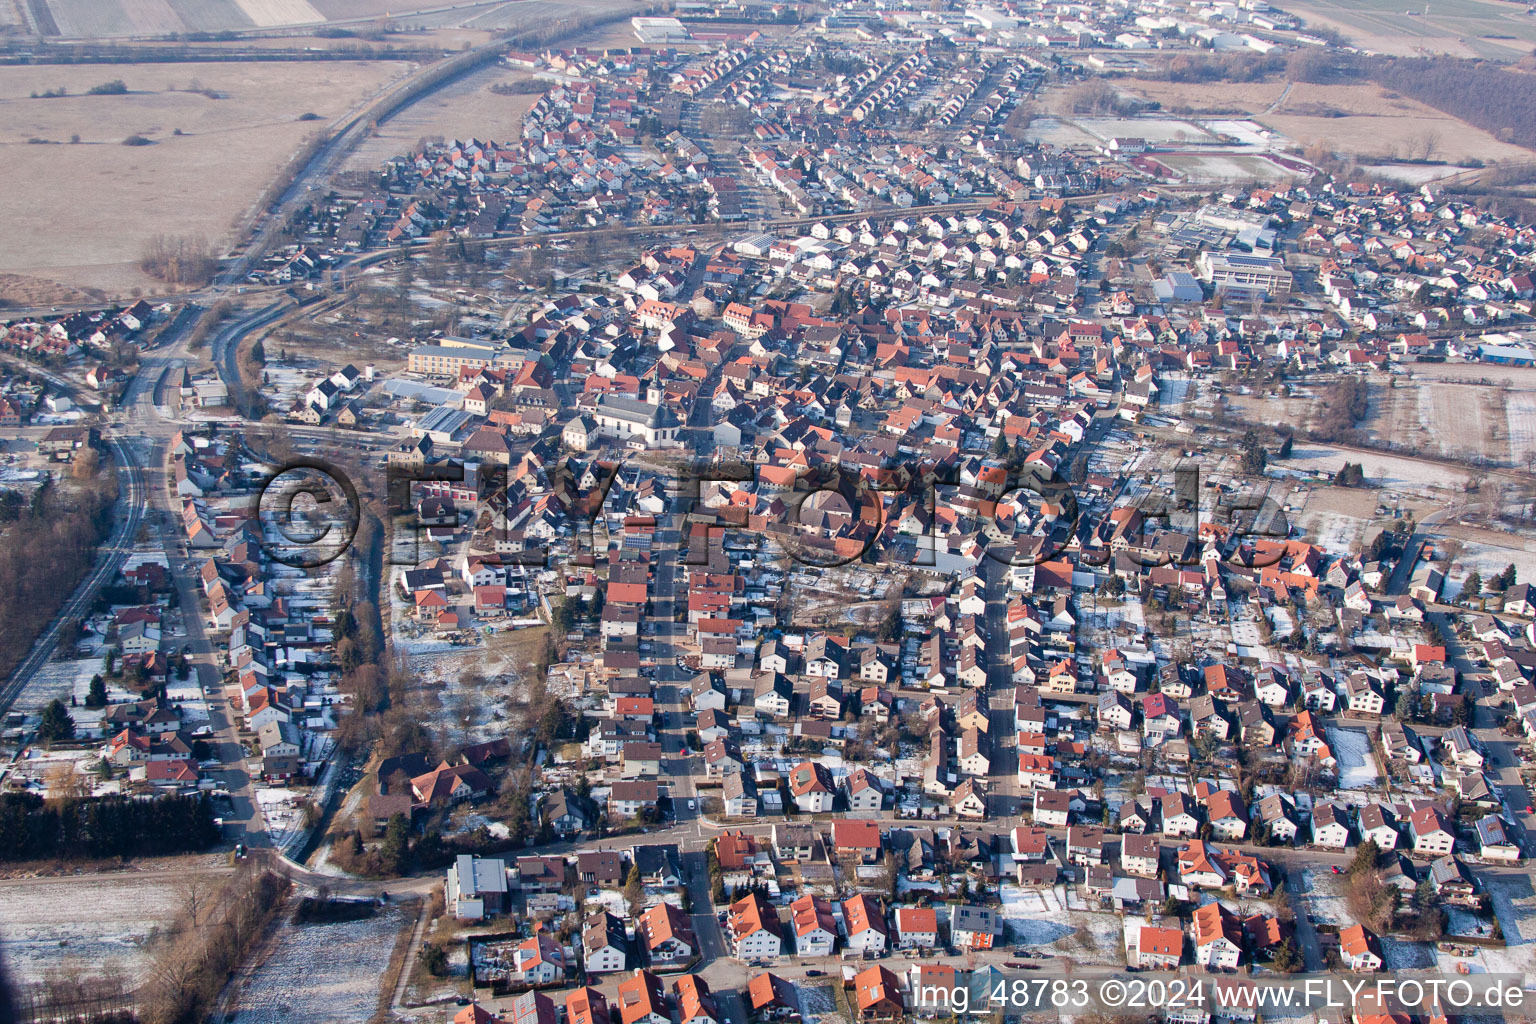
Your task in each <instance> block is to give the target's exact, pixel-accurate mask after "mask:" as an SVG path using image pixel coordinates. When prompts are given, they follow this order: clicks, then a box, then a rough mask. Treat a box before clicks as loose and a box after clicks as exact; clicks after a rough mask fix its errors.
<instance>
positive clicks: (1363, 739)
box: [1327, 726, 1381, 789]
mask: <svg viewBox="0 0 1536 1024" xmlns="http://www.w3.org/2000/svg"><path fill="white" fill-rule="evenodd" d="M1327 733H1328V745H1329V746H1330V747H1332V748H1333V756H1334V757H1336V758H1338V760H1339V764H1338V772H1339V788H1340V789H1374V788H1375V787H1376V786H1378V785H1379V784H1380V783H1381V773H1380V772H1379V771H1378V770H1377V768H1376V758H1375V757H1374V756H1373V755H1372V753H1371V738H1370V737H1369V736H1367V735H1366V734H1365V733H1363V732H1359V731H1358V730H1355V729H1337V728H1334V727H1333V726H1329V727H1328V729H1327Z"/></svg>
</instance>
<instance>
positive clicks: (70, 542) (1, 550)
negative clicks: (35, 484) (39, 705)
mask: <svg viewBox="0 0 1536 1024" xmlns="http://www.w3.org/2000/svg"><path fill="white" fill-rule="evenodd" d="M76 457H77V458H80V459H86V456H85V455H80V456H76ZM87 461H89V463H90V465H89V466H86V465H85V463H84V462H82V463H81V466H82V468H81V469H80V475H81V476H86V475H88V477H89V478H88V479H87V480H86V481H85V482H86V484H87V486H86V487H85V488H84V489H83V490H79V491H73V492H71V493H65V491H64V489H63V488H60V487H59V486H58V485H56V484H52V483H45V484H43V485H42V487H40V488H39V489H38V490H37V492H36V493H35V494H34V495H33V497H32V500H31V502H30V503H29V504H27V505H26V507H25V508H24V509H19V510H18V514H17V516H16V519H15V521H14V522H12V523H11V524H10V525H9V526H7V527H6V528H5V531H4V532H3V533H0V579H3V580H5V581H6V582H7V584H8V586H6V587H5V588H3V589H0V677H4V676H8V675H10V673H11V670H12V669H14V668H15V667H16V665H17V664H18V663H19V662H20V661H21V660H22V659H23V658H25V657H26V656H27V652H28V651H29V650H31V649H32V642H33V641H34V640H36V639H37V636H38V634H39V633H41V632H42V631H43V629H44V628H45V627H46V626H47V625H48V623H49V622H51V621H52V620H53V617H54V615H56V614H57V613H58V610H59V608H60V607H62V606H63V604H64V602H65V601H66V600H67V599H68V598H69V595H70V593H71V592H73V590H74V589H75V585H76V584H77V583H79V582H80V580H81V579H82V578H83V577H84V576H85V574H86V573H87V572H89V571H90V568H91V563H92V562H93V561H94V560H95V557H96V546H97V545H98V544H100V543H101V542H102V540H104V539H105V538H106V536H107V534H108V532H109V531H110V530H111V528H112V502H113V501H114V500H115V499H116V497H117V486H116V483H115V478H114V476H113V474H112V472H111V470H110V468H107V469H99V468H98V467H97V463H96V455H95V452H91V453H90V457H89V459H88V460H87Z"/></svg>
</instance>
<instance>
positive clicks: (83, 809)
mask: <svg viewBox="0 0 1536 1024" xmlns="http://www.w3.org/2000/svg"><path fill="white" fill-rule="evenodd" d="M213 819H214V815H213V806H212V804H210V803H209V801H208V798H207V797H205V796H195V797H194V796H181V795H169V796H161V797H155V798H153V799H149V800H136V799H131V798H129V797H125V796H102V797H94V798H80V799H66V800H53V801H44V800H43V798H42V797H40V796H38V795H37V794H36V793H5V794H0V861H24V860H49V859H54V858H68V859H77V858H96V857H137V856H160V855H164V854H170V853H186V852H188V851H193V850H206V849H207V848H208V847H210V846H212V845H213V844H215V843H217V842H218V841H219V828H218V826H217V825H215V824H214V820H213Z"/></svg>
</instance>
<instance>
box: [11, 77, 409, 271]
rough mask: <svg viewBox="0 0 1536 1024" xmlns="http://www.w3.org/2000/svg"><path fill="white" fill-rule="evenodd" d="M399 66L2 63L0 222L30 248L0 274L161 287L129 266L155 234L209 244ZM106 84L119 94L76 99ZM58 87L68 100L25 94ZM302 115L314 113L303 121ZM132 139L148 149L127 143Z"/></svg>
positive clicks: (16, 249) (20, 250) (19, 249)
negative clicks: (2, 185)
mask: <svg viewBox="0 0 1536 1024" xmlns="http://www.w3.org/2000/svg"><path fill="white" fill-rule="evenodd" d="M409 68H410V65H408V64H405V63H403V62H398V61H368V62H363V61H359V62H345V63H343V62H337V63H326V64H291V63H282V64H173V65H164V64H161V65H123V64H111V65H77V66H73V67H69V68H61V67H58V66H38V67H6V68H0V160H3V161H4V163H5V166H6V168H7V170H8V172H9V173H8V174H7V185H8V187H7V188H6V189H4V191H3V194H0V216H3V217H4V219H5V222H6V223H7V225H8V226H9V227H10V229H11V234H12V236H13V237H15V238H25V239H27V240H28V243H27V244H26V245H25V246H7V247H5V249H4V251H3V252H0V274H7V273H8V274H15V275H22V276H23V277H27V278H40V279H42V280H44V281H50V282H56V283H58V284H61V285H65V286H68V287H72V288H97V289H101V290H103V291H105V292H107V293H109V294H111V295H118V296H122V295H127V294H129V293H130V292H131V291H132V290H133V289H136V288H142V289H144V290H146V291H154V290H158V286H157V284H156V282H154V281H153V280H152V279H150V278H148V277H146V276H145V275H144V274H143V273H141V272H140V270H139V269H138V266H137V264H138V259H139V256H140V255H141V253H142V252H143V249H144V245H145V243H146V241H147V240H148V239H149V238H150V237H151V236H152V235H155V234H157V233H166V234H171V235H184V234H185V235H201V236H204V237H206V238H207V239H209V240H210V241H211V242H213V243H214V245H215V248H217V247H219V246H220V245H221V244H222V243H224V242H226V241H227V240H228V239H229V238H230V237H231V233H232V230H233V229H234V228H235V227H236V226H237V225H238V224H239V223H240V222H241V221H242V220H243V219H244V217H245V215H246V214H247V212H248V211H249V209H250V207H251V204H252V203H253V202H255V201H256V200H257V199H258V198H259V197H260V196H261V195H262V193H263V191H264V190H265V189H266V188H267V186H268V185H269V184H270V183H271V182H272V180H273V177H274V176H275V175H276V174H277V172H278V171H279V170H281V169H282V167H283V166H284V165H286V164H287V162H288V160H289V159H290V158H291V157H292V155H293V153H294V152H296V151H297V150H298V149H299V148H300V147H301V146H302V145H303V144H304V142H305V141H306V140H307V139H309V138H310V137H312V136H313V135H314V134H316V133H317V132H319V131H321V130H323V128H324V127H325V126H326V125H327V124H328V123H329V122H330V121H331V120H332V119H334V118H336V117H339V116H340V115H342V114H345V113H346V112H347V111H349V110H350V109H351V108H353V107H354V106H355V105H357V104H358V103H359V102H361V101H363V100H365V99H367V98H368V97H369V96H371V95H373V94H374V93H376V92H377V91H378V90H379V89H381V88H383V87H384V86H385V85H387V84H388V83H389V82H390V81H392V80H393V79H395V78H398V77H399V76H400V75H402V74H404V73H406V72H407V71H408V70H409ZM116 79H121V80H122V81H123V82H124V83H125V84H126V85H127V87H128V89H129V92H128V93H127V94H126V95H119V96H85V95H80V94H81V93H83V92H84V91H85V90H86V89H88V88H90V87H92V86H94V85H97V84H100V83H104V82H109V81H113V80H116ZM57 88H65V89H67V90H68V92H69V93H70V95H67V96H64V97H60V98H54V99H33V98H32V95H33V94H34V93H42V92H45V91H47V90H50V89H57ZM310 113H313V114H315V115H316V116H317V119H311V120H300V118H301V116H303V115H305V114H310ZM134 135H137V136H141V137H143V138H144V139H147V140H149V144H147V145H123V140H124V139H126V138H128V137H129V136H134ZM66 196H67V201H61V197H66ZM0 280H3V279H0ZM37 287H38V286H33V287H32V288H26V289H21V290H20V291H19V293H18V295H17V298H19V299H22V300H24V299H25V298H26V297H27V296H28V295H30V294H33V293H34V291H35V290H36V289H37ZM10 298H12V296H11V295H10V294H0V299H10ZM12 301H16V300H15V299H13V300H12Z"/></svg>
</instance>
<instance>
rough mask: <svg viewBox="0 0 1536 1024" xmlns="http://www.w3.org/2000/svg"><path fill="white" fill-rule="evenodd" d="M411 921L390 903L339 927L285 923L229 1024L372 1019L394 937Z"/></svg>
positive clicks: (411, 920)
mask: <svg viewBox="0 0 1536 1024" xmlns="http://www.w3.org/2000/svg"><path fill="white" fill-rule="evenodd" d="M414 922H415V918H414V916H413V915H411V914H407V913H405V912H403V911H402V910H401V909H400V906H399V905H398V904H393V905H391V906H390V907H388V908H387V909H385V910H384V911H382V912H381V913H379V914H378V915H377V916H375V917H371V918H368V919H366V920H363V921H348V922H346V923H343V924H325V925H302V926H301V925H292V924H285V925H283V926H282V931H281V932H279V934H278V936H277V938H276V939H275V940H274V943H273V946H272V952H271V954H270V955H269V956H268V957H267V959H266V961H265V962H264V963H262V965H261V966H260V967H258V968H256V970H255V971H253V972H252V973H251V975H250V978H249V980H248V981H247V982H246V986H245V989H244V991H242V992H241V993H240V994H239V996H238V997H237V999H236V1000H235V1005H236V1006H238V1010H237V1011H236V1013H235V1014H233V1016H231V1017H230V1018H229V1024H284V1022H288V1021H294V1020H301V1019H307V1020H316V1021H321V1020H327V1021H355V1020H367V1019H368V1018H370V1017H372V1016H373V1012H374V1010H375V1008H376V1007H377V1006H378V1002H379V986H380V984H381V982H380V978H382V977H383V975H384V972H385V970H386V969H387V968H388V966H389V958H390V955H391V954H392V953H393V952H394V948H395V937H396V935H397V934H398V933H399V931H400V929H401V928H402V927H407V928H408V927H410V926H411V925H412V924H414Z"/></svg>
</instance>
